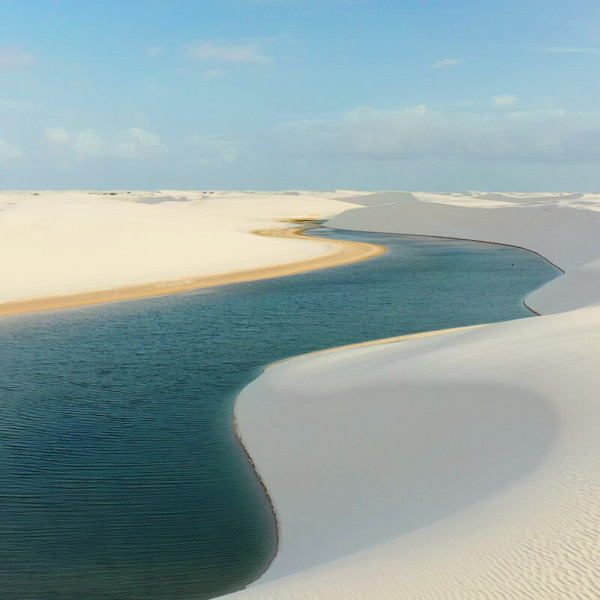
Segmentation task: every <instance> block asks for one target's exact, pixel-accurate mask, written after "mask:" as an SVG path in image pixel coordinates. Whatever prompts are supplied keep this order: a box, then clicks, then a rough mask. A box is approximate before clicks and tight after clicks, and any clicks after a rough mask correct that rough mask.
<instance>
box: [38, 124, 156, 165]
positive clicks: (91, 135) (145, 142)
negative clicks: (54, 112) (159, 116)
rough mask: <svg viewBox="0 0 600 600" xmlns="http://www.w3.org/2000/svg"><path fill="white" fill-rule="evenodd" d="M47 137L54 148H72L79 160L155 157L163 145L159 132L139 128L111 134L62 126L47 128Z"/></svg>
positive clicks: (45, 134)
mask: <svg viewBox="0 0 600 600" xmlns="http://www.w3.org/2000/svg"><path fill="white" fill-rule="evenodd" d="M44 137H45V139H46V141H47V142H48V143H49V144H50V146H51V148H52V149H53V150H55V151H60V149H62V150H66V151H69V152H70V153H71V154H72V155H73V157H74V158H75V159H77V160H87V159H91V158H99V157H111V158H122V159H132V160H136V159H144V158H150V157H152V156H154V155H155V154H156V153H157V152H158V150H159V149H160V147H161V141H160V137H159V136H158V135H157V134H155V133H152V132H150V131H146V130H144V129H139V128H137V127H132V128H130V129H126V130H122V131H116V132H109V133H104V132H98V131H96V130H95V129H84V130H83V131H79V132H68V131H66V130H65V129H63V128H61V127H47V128H46V130H45V132H44Z"/></svg>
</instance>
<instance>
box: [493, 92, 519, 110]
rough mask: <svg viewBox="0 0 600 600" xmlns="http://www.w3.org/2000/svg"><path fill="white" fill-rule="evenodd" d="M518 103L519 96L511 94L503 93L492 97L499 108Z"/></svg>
mask: <svg viewBox="0 0 600 600" xmlns="http://www.w3.org/2000/svg"><path fill="white" fill-rule="evenodd" d="M516 103H517V97H516V96H511V95H510V94H503V95H501V96H494V97H493V98H492V104H493V105H494V106H497V107H498V108H504V107H506V106H514V105H515V104H516Z"/></svg>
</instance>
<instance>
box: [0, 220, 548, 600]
mask: <svg viewBox="0 0 600 600" xmlns="http://www.w3.org/2000/svg"><path fill="white" fill-rule="evenodd" d="M314 235H317V236H321V237H335V238H342V239H355V240H360V241H371V242H374V243H379V244H383V245H386V246H387V247H388V252H387V253H386V254H385V255H383V256H381V257H378V258H377V259H374V260H371V261H367V262H363V263H356V264H353V265H347V266H343V267H336V268H332V269H325V270H322V271H317V272H313V273H306V274H302V275H295V276H293V277H284V278H279V279H272V280H266V281H261V282H250V283H242V284H235V285H230V286H223V287H220V288H212V289H209V290H203V291H197V292H189V293H185V294H179V295H174V296H166V297H163V298H153V299H148V300H136V301H129V302H121V303H115V304H110V305H98V306H91V307H82V308H78V309H71V310H62V311H54V312H50V313H38V314H31V315H22V316H15V317H7V318H3V319H2V320H0V358H1V360H0V400H1V401H0V515H1V519H0V598H2V599H3V600H50V599H52V600H74V599H77V600H81V599H83V600H134V599H135V600H140V599H144V600H158V599H161V600H164V599H167V598H168V599H169V600H178V599H183V598H186V599H187V598H190V597H193V598H198V599H200V598H209V597H212V596H216V595H219V594H224V593H226V592H228V591H232V590H235V589H239V588H240V587H243V586H244V585H245V584H247V583H248V582H250V581H252V580H253V579H254V578H255V577H256V576H257V575H258V574H260V572H261V571H262V570H263V568H264V566H265V564H266V563H267V562H268V561H269V559H270V557H271V554H272V552H273V548H274V544H275V529H274V527H275V525H274V520H273V516H272V514H271V512H270V507H269V505H268V502H267V501H266V498H265V496H264V493H263V491H262V489H261V488H260V485H259V483H258V482H257V481H256V478H255V477H254V475H253V473H252V470H251V468H250V467H249V465H248V463H247V461H246V460H245V458H244V455H243V452H242V450H241V448H240V447H239V445H238V443H237V441H236V440H235V437H234V434H233V429H232V420H231V411H232V406H233V401H234V399H235V396H236V394H237V393H238V391H239V390H240V389H241V388H242V387H243V386H244V385H246V384H247V383H248V382H249V381H251V380H252V379H253V378H254V377H255V376H256V375H257V374H258V373H259V372H260V369H261V368H262V367H263V366H264V365H265V364H267V363H269V362H273V361H276V360H279V359H282V358H286V357H288V356H293V355H296V354H301V353H305V352H310V351H314V350H318V349H322V348H327V347H334V346H339V345H343V344H349V343H355V342H361V341H366V340H369V339H376V338H381V337H389V336H393V335H401V334H408V333H414V332H417V331H425V330H432V329H440V328H444V327H455V326H460V325H469V324H475V323H482V322H489V321H495V320H506V319H515V318H521V317H525V316H528V314H530V313H528V311H527V310H526V309H525V308H524V307H523V304H522V298H523V296H524V295H525V294H526V293H528V292H529V291H531V290H533V289H535V288H536V287H539V286H540V285H541V284H542V283H545V282H546V281H548V280H549V279H551V278H552V277H553V276H554V275H555V274H556V271H555V270H554V269H553V268H552V267H550V266H549V265H548V264H547V263H546V262H545V261H543V260H541V259H540V258H539V257H537V256H535V255H533V254H530V253H527V252H524V251H521V250H517V249H514V248H504V247H501V246H492V245H487V244H476V243H471V242H458V241H445V240H424V239H420V238H410V237H407V236H394V235H378V234H359V233H354V232H352V233H350V232H332V231H330V230H316V231H315V232H314Z"/></svg>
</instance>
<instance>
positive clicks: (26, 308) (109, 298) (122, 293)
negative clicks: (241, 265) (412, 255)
mask: <svg viewBox="0 0 600 600" xmlns="http://www.w3.org/2000/svg"><path fill="white" fill-rule="evenodd" d="M309 228H311V225H310V224H307V225H304V226H302V227H295V228H283V229H282V228H278V229H265V230H260V231H253V232H252V233H255V234H257V235H264V236H270V237H280V238H291V237H302V239H304V240H306V241H307V242H317V243H322V240H319V239H317V238H309V237H306V236H305V235H304V234H303V232H304V231H305V230H306V229H309ZM326 241H327V244H330V245H333V246H335V252H332V253H331V254H328V255H326V256H319V257H316V258H311V259H308V260H302V261H298V262H295V263H288V264H282V265H273V266H270V267H260V268H256V269H248V270H246V271H234V272H232V273H223V274H217V275H204V276H200V277H190V278H187V279H185V280H177V281H157V282H154V283H148V284H142V285H131V286H123V287H118V288H114V289H110V290H101V291H95V292H84V293H79V294H69V295H65V296H52V297H48V298H34V299H31V300H16V301H14V302H5V303H3V304H0V316H7V315H15V314H21V313H28V312H39V311H44V310H55V309H59V308H72V307H75V306H84V305H88V304H101V303H104V302H117V301H120V300H133V299H136V298H147V297H152V296H165V295H168V294H176V293H178V292H187V291H190V290H196V289H200V288H207V287H213V286H217V285H225V284H228V283H241V282H243V281H255V280H258V279H271V278H273V277H283V276H284V275H294V274H297V273H304V272H306V271H312V270H315V269H324V268H326V267H335V266H338V265H345V264H348V263H353V262H359V261H362V260H367V259H368V258H372V257H374V256H378V255H379V254H383V253H384V252H385V251H386V249H385V247H384V246H378V245H376V244H367V243H364V242H348V241H343V240H331V239H328V240H326Z"/></svg>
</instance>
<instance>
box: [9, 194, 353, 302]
mask: <svg viewBox="0 0 600 600" xmlns="http://www.w3.org/2000/svg"><path fill="white" fill-rule="evenodd" d="M352 206H353V205H352V204H349V203H347V202H339V201H337V200H332V199H327V198H322V197H318V196H315V195H308V194H304V195H303V194H295V195H285V194H274V193H264V194H258V193H246V194H244V193H223V192H216V193H211V194H209V193H201V192H176V191H168V190H167V191H161V192H117V193H112V194H109V193H99V192H96V193H94V192H76V191H73V192H2V193H0V276H1V281H2V284H1V286H0V310H1V308H2V304H3V303H7V302H15V301H22V300H28V299H33V298H47V297H53V296H65V295H69V294H80V293H86V292H95V291H101V290H110V289H114V288H119V287H120V286H132V285H141V284H152V283H154V282H162V283H161V285H163V286H164V285H165V284H164V282H173V283H177V282H178V281H181V280H186V279H187V278H190V277H201V276H208V275H213V274H223V273H230V272H239V271H247V270H251V269H258V268H265V267H270V266H273V265H281V264H292V263H297V262H298V261H306V260H309V259H315V258H318V257H324V256H327V255H329V254H331V253H332V252H334V251H335V245H334V244H331V243H328V242H312V243H307V242H306V241H303V240H300V239H277V238H274V237H264V236H257V235H253V234H252V233H251V232H252V231H253V230H261V229H269V228H274V227H284V225H283V224H281V223H277V222H274V220H283V219H292V218H296V219H298V218H323V217H326V216H332V215H334V214H336V213H339V212H341V211H343V210H346V209H348V208H351V207H352ZM161 289H165V290H167V289H169V288H168V287H163V288H161Z"/></svg>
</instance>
